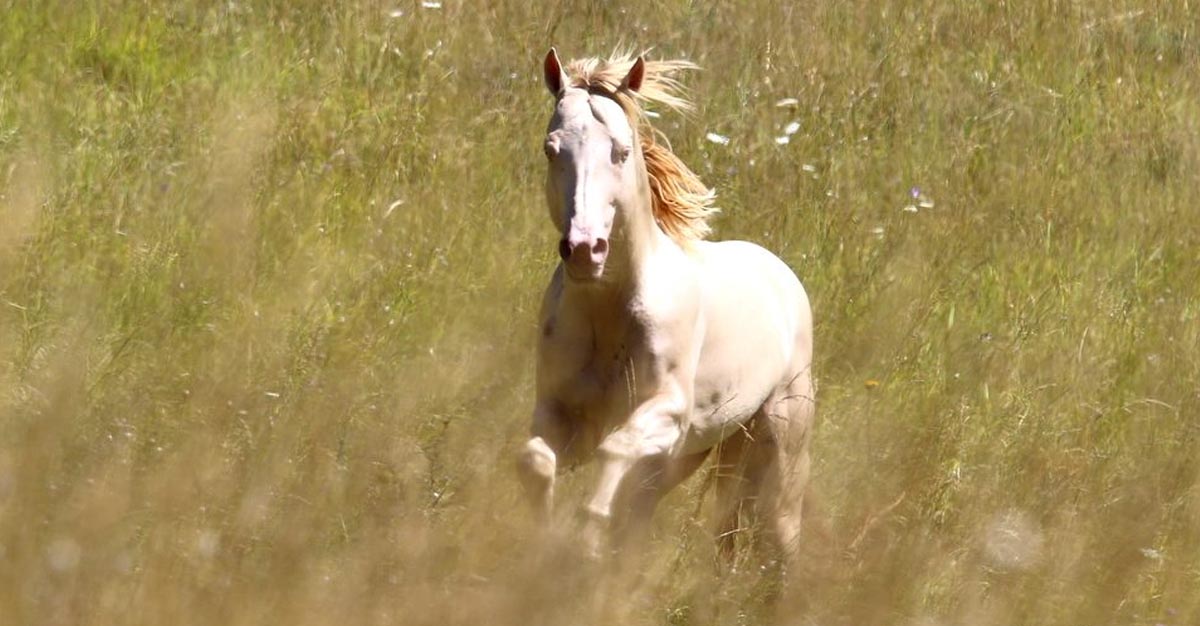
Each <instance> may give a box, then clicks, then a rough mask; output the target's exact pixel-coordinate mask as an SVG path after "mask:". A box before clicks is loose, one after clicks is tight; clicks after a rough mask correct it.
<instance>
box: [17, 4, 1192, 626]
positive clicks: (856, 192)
mask: <svg viewBox="0 0 1200 626" xmlns="http://www.w3.org/2000/svg"><path fill="white" fill-rule="evenodd" d="M427 4H428V5H429V6H426V5H423V4H422V3H419V2H418V3H413V2H398V3H381V2H370V1H364V2H357V3H355V2H346V3H324V2H271V1H264V2H223V3H216V2H192V3H152V2H134V1H128V2H123V1H122V2H99V1H94V2H76V3H55V2H37V1H21V0H3V1H0V563H2V567H0V621H3V622H4V623H6V624H7V623H11V624H164V623H171V624H178V625H180V626H183V625H186V624H259V623H271V624H276V623H286V624H330V623H357V624H444V623H465V622H470V623H495V624H509V623H511V624H529V623H581V622H588V621H595V622H603V623H635V624H757V623H771V622H775V621H782V622H785V623H800V624H809V623H811V624H828V623H845V624H876V623H878V624H890V623H914V624H958V623H963V624H967V623H970V624H990V623H995V624H1010V623H1028V624H1077V623H1098V622H1119V623H1135V624H1158V623H1162V624H1187V623H1195V622H1196V620H1197V619H1200V594H1198V593H1197V591H1196V590H1197V589H1200V461H1198V457H1197V453H1198V452H1200V449H1198V446H1200V359H1197V355H1200V287H1198V286H1200V211H1198V209H1197V206H1196V202H1197V198H1200V104H1198V101H1197V98H1196V94H1197V93H1200V78H1198V77H1200V40H1198V39H1197V30H1196V25H1197V21H1196V13H1195V11H1196V9H1195V7H1194V6H1192V5H1190V4H1188V3H1187V2H1161V3H1156V2H1149V3H1115V4H1114V3H1103V2H1071V3H1066V2H1028V3H1011V2H1008V3H1003V2H1002V3H975V2H951V3H944V2H928V1H922V0H914V1H909V2H903V1H885V2H826V1H819V2H805V3H774V2H762V1H751V2H743V3H729V4H720V3H682V2H680V3H669V2H653V3H631V2H613V3H594V4H593V3H585V2H575V1H565V2H559V3H554V4H553V5H549V6H545V7H538V6H533V5H529V4H527V3H523V2H511V1H507V0H505V1H501V2H495V3H490V4H477V3H459V2H455V1H449V0H448V1H446V2H444V3H441V4H440V5H438V4H437V3H427ZM552 44H554V45H557V46H559V49H560V51H562V52H564V54H565V56H568V57H569V56H574V55H584V54H600V53H606V52H607V51H609V50H612V49H613V48H614V47H615V46H617V45H619V44H624V45H632V46H636V47H643V46H645V47H649V46H653V47H654V51H653V52H652V53H651V54H653V55H655V56H657V57H660V58H669V57H686V58H689V59H691V60H694V61H696V62H697V63H699V64H700V65H702V66H703V67H704V68H705V71H703V72H701V73H697V74H695V75H694V76H693V77H692V80H691V86H692V88H693V96H694V98H695V100H696V101H697V103H698V105H699V106H698V110H697V112H696V113H695V114H694V115H692V116H691V117H687V118H680V117H675V116H670V115H664V117H663V118H661V119H660V120H658V122H659V124H660V125H661V127H662V128H663V129H664V131H665V132H666V133H667V135H668V136H669V137H670V139H671V141H672V143H673V145H674V148H675V150H676V151H677V152H679V153H680V154H681V155H682V156H683V157H684V159H685V160H686V161H687V162H688V163H689V164H691V165H692V166H693V167H694V168H695V169H696V170H697V171H698V172H700V173H701V174H702V175H703V176H704V178H705V179H706V182H708V183H709V184H712V185H714V186H715V187H716V188H717V190H718V193H719V194H720V204H721V206H722V208H723V209H724V212H723V213H722V214H721V216H720V217H719V219H718V220H717V222H716V233H717V236H718V237H719V238H744V239H750V240H754V241H757V242H759V243H761V244H763V245H765V246H767V247H768V248H770V249H772V250H775V251H777V253H778V254H779V255H780V256H781V257H782V258H783V259H784V260H785V261H787V262H788V263H789V264H790V265H791V266H792V267H793V268H794V269H795V270H796V272H797V273H798V274H799V275H800V277H801V278H802V280H803V281H804V282H805V284H806V285H807V287H808V289H809V292H810V294H811V296H812V299H813V302H814V308H815V311H816V314H817V319H818V325H817V354H818V362H817V374H818V379H819V385H820V390H819V409H818V410H819V419H820V422H819V427H818V433H817V439H816V444H815V445H816V450H815V461H816V473H815V480H814V488H813V489H814V494H813V506H811V507H809V511H808V514H807V515H808V522H807V530H806V538H807V539H806V544H805V548H804V559H803V561H804V563H803V566H802V567H801V568H800V571H797V572H792V576H791V578H790V579H789V582H788V583H787V584H788V586H789V589H787V590H786V593H785V594H784V595H785V597H786V598H788V599H787V600H785V601H783V602H782V603H781V604H780V605H779V606H777V607H775V608H771V607H770V606H769V605H770V602H769V601H768V600H767V597H768V596H771V595H772V594H773V593H775V591H773V590H772V589H771V586H772V585H773V582H772V580H773V579H772V578H771V577H770V576H769V575H764V574H762V573H760V571H759V570H758V569H757V568H756V567H755V563H756V561H755V558H754V556H753V555H752V554H750V553H749V552H747V551H743V553H742V555H741V557H739V559H740V560H739V566H738V567H737V568H736V569H734V570H733V571H724V572H722V571H721V570H719V569H718V568H716V567H714V554H713V548H712V546H711V544H710V542H709V540H708V539H709V530H708V528H707V527H706V526H705V522H704V516H703V515H702V514H701V515H697V512H700V513H703V511H704V510H705V509H706V508H707V505H708V501H707V499H705V498H704V496H703V495H702V487H703V482H704V479H703V477H701V478H698V479H697V480H694V481H691V482H689V483H688V484H687V485H685V487H684V488H682V489H681V490H679V491H678V492H677V493H676V494H674V495H673V496H672V497H671V498H670V499H669V500H668V501H667V502H666V503H665V505H664V506H663V508H662V510H661V511H660V513H659V516H658V518H657V527H656V533H655V538H654V540H653V544H652V554H651V558H650V559H649V560H648V561H647V564H645V565H644V570H643V572H642V574H641V576H640V578H639V580H640V591H638V592H636V593H632V592H630V591H629V589H628V585H626V586H622V585H620V584H618V583H612V582H611V581H610V582H609V583H605V584H602V585H600V586H598V587H596V586H593V585H592V584H591V583H590V582H589V580H591V579H588V578H586V577H584V578H582V579H581V578H577V577H574V576H572V575H571V574H572V573H573V572H574V571H575V570H576V569H577V567H576V566H575V565H574V564H572V563H571V562H569V561H567V562H563V561H559V560H555V559H552V558H548V557H545V556H539V555H540V554H541V553H540V551H539V549H538V547H539V545H540V544H541V543H543V542H544V538H543V537H540V536H538V535H537V534H536V533H535V532H534V531H533V529H532V527H531V525H530V523H529V519H528V516H527V514H526V513H525V512H524V510H523V508H522V506H521V505H522V502H521V499H520V496H519V493H518V490H517V486H516V482H515V480H514V478H513V475H512V472H511V471H510V469H511V458H512V453H513V451H514V449H515V445H516V444H517V443H519V442H520V441H521V440H522V436H523V435H524V433H525V429H526V427H527V426H526V420H527V415H528V412H529V409H530V402H531V398H532V388H531V387H532V385H531V378H532V349H531V346H532V343H533V336H534V332H533V324H534V321H535V316H536V307H537V304H538V302H539V299H540V291H541V289H542V287H543V285H544V283H545V280H546V278H547V276H548V274H549V272H550V270H551V268H552V266H553V263H554V260H555V252H554V250H555V244H554V241H555V235H554V234H553V232H552V230H551V227H550V226H549V222H548V220H547V219H546V215H545V209H544V206H543V202H544V201H543V200H542V198H541V191H540V189H541V178H542V176H543V173H542V167H544V166H543V165H542V164H541V162H540V156H539V152H540V151H539V150H538V144H539V142H540V140H541V134H542V132H543V130H544V124H545V120H546V118H547V115H548V113H549V107H550V103H549V100H548V96H547V95H546V94H545V91H544V89H543V87H542V86H541V82H540V75H539V73H538V69H537V68H538V67H539V63H538V61H539V59H540V56H541V54H543V53H544V52H545V50H546V49H547V48H548V47H549V46H550V45H552ZM787 98H792V99H794V103H791V104H789V102H790V101H788V100H785V99H787ZM792 122H797V123H799V131H798V132H796V133H795V134H792V135H790V140H789V141H788V143H785V144H784V143H778V142H777V140H776V138H777V137H780V136H785V132H784V131H785V128H786V126H787V125H788V124H790V123H792ZM709 132H714V133H718V134H721V135H725V136H728V137H729V138H730V141H729V143H728V144H725V145H722V144H717V143H712V142H709V141H706V140H705V135H706V133H709ZM914 196H915V197H914ZM906 208H908V209H909V210H905V209H906ZM912 209H916V210H915V212H914V211H912ZM586 480H587V476H586V472H584V473H582V474H581V475H574V474H573V475H568V476H567V477H566V479H565V481H566V485H567V488H566V489H565V493H564V494H563V497H564V500H565V501H566V502H565V506H568V507H569V506H572V504H573V502H577V501H578V497H579V495H580V490H581V487H582V483H584V482H586ZM573 498H574V500H572V499H573ZM608 585H613V586H612V587H610V586H608Z"/></svg>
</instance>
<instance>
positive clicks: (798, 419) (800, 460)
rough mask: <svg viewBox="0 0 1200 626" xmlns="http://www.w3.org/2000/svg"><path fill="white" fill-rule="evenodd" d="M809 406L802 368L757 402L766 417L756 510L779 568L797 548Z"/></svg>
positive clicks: (808, 459)
mask: <svg viewBox="0 0 1200 626" xmlns="http://www.w3.org/2000/svg"><path fill="white" fill-rule="evenodd" d="M814 409H815V404H814V402H813V388H812V378H811V377H810V376H809V375H808V372H807V370H806V371H803V372H801V373H800V374H798V375H797V376H796V377H794V378H793V379H792V380H791V381H789V382H788V384H787V385H786V386H785V387H783V388H782V389H780V390H779V391H778V392H777V393H776V394H774V395H773V396H772V397H771V398H770V399H768V400H767V403H766V404H764V405H763V412H764V413H765V417H766V419H765V420H763V424H762V428H761V430H762V433H761V437H760V441H759V445H760V446H761V452H762V453H763V456H764V458H763V459H762V461H763V462H765V465H766V467H765V473H764V475H763V481H762V494H761V496H760V498H759V508H760V511H761V512H762V514H763V516H764V518H765V519H766V522H767V525H766V528H765V530H766V534H767V539H768V540H769V541H770V542H771V544H772V547H773V548H775V549H776V550H777V553H778V554H779V556H780V557H781V560H782V564H783V565H784V566H785V567H786V566H788V565H789V564H791V563H792V562H794V560H795V557H796V554H797V551H798V550H799V542H800V520H801V513H802V509H803V506H804V491H805V489H806V488H807V486H808V481H809V476H810V474H811V466H812V460H811V457H810V455H809V439H810V435H811V430H812V421H813V413H814Z"/></svg>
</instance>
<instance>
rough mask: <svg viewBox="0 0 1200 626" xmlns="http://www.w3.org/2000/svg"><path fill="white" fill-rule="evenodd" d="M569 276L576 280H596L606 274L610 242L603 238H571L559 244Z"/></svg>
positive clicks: (560, 254) (559, 251) (559, 253)
mask: <svg viewBox="0 0 1200 626" xmlns="http://www.w3.org/2000/svg"><path fill="white" fill-rule="evenodd" d="M558 255H559V256H560V257H562V260H563V266H564V267H565V268H566V270H567V275H568V276H570V277H571V278H573V279H576V280H595V279H597V278H600V275H601V274H602V273H604V262H605V261H606V260H608V240H607V239H605V238H603V237H587V236H577V235H575V234H574V233H572V234H571V236H569V237H567V238H565V239H563V240H561V241H559V242H558Z"/></svg>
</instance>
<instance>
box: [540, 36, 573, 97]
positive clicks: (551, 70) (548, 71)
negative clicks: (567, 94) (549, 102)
mask: <svg viewBox="0 0 1200 626" xmlns="http://www.w3.org/2000/svg"><path fill="white" fill-rule="evenodd" d="M542 74H543V77H544V78H545V79H546V89H549V90H550V94H551V95H553V96H554V97H556V98H557V97H558V96H560V95H562V91H563V87H565V86H566V85H567V73H566V72H564V71H563V68H562V62H561V61H559V60H558V52H557V51H556V50H555V49H554V48H550V52H547V53H546V60H544V61H542Z"/></svg>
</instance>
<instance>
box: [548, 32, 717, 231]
mask: <svg viewBox="0 0 1200 626" xmlns="http://www.w3.org/2000/svg"><path fill="white" fill-rule="evenodd" d="M635 61H636V58H635V57H633V56H632V55H631V54H629V53H618V54H614V55H613V56H612V57H610V58H608V59H598V58H586V59H575V60H573V61H571V62H570V63H568V64H567V67H566V68H565V69H566V73H567V77H568V78H569V79H570V81H571V85H573V86H575V87H579V88H582V89H587V90H588V91H591V92H593V93H599V94H602V95H604V96H607V97H609V98H612V99H613V100H615V101H616V102H617V104H619V105H621V108H622V109H623V110H624V111H625V114H626V115H627V116H628V117H629V120H630V121H631V122H632V123H633V124H634V126H636V127H637V129H638V137H639V138H640V143H641V147H642V157H643V159H644V160H645V162H646V174H647V178H648V179H649V181H650V198H651V206H652V209H653V212H654V219H655V221H657V222H658V226H659V228H662V230H663V232H665V233H666V234H667V235H668V236H670V237H671V238H672V239H674V240H675V241H676V243H679V244H680V245H684V246H686V245H687V244H688V243H689V242H691V241H696V240H699V239H704V238H705V237H706V236H708V234H709V233H710V232H711V231H712V229H711V228H710V227H709V225H708V218H709V217H711V216H712V215H713V214H715V213H716V212H717V211H718V209H717V208H716V207H714V206H713V201H714V200H715V199H716V194H715V193H713V190H712V189H709V188H708V187H707V186H705V184H704V183H703V181H701V180H700V177H699V176H696V174H695V173H694V172H692V170H690V169H688V166H687V165H684V163H683V161H680V160H679V157H677V156H675V153H674V152H672V151H671V146H670V144H669V143H667V141H666V138H665V137H663V135H662V133H660V132H659V131H658V129H656V128H654V127H653V126H652V125H651V124H650V121H649V119H648V118H647V117H646V115H645V114H644V113H643V111H642V107H641V102H642V101H645V102H652V103H657V104H661V105H664V106H666V107H668V108H671V109H675V110H677V111H690V110H691V108H692V104H691V103H690V102H688V101H687V100H686V99H684V98H683V95H682V94H683V87H682V85H680V83H679V81H678V80H677V79H676V78H675V76H676V74H677V73H678V72H680V71H682V70H692V69H697V66H696V65H695V64H694V63H692V62H690V61H680V60H676V61H646V72H645V78H643V79H642V85H641V88H640V89H638V90H637V91H636V92H633V91H629V90H628V89H623V88H622V87H621V81H622V80H624V79H625V76H626V75H627V74H629V70H630V69H631V68H632V67H633V64H634V62H635ZM660 140H661V141H660Z"/></svg>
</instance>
